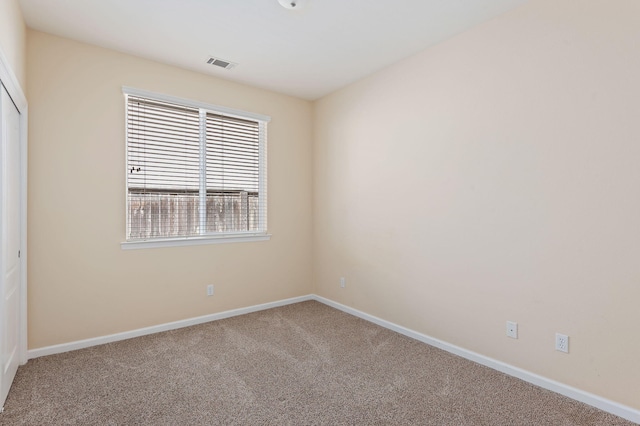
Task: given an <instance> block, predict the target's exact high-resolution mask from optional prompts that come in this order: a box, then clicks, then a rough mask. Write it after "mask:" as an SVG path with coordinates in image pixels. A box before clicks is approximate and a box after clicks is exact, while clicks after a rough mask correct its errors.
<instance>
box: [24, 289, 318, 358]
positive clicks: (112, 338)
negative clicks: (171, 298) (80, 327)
mask: <svg viewBox="0 0 640 426" xmlns="http://www.w3.org/2000/svg"><path fill="white" fill-rule="evenodd" d="M307 300H313V296H312V295H307V296H300V297H294V298H291V299H285V300H278V301H276V302H270V303H263V304H261V305H254V306H249V307H247V308H239V309H232V310H230V311H224V312H219V313H217V314H210V315H204V316H201V317H196V318H189V319H185V320H180V321H174V322H169V323H166V324H160V325H154V326H151V327H145V328H139V329H137V330H131V331H125V332H123V333H116V334H110V335H108V336H100V337H94V338H91V339H85V340H77V341H75V342H69V343H61V344H59V345H53V346H45V347H43V348H38V349H31V350H28V351H27V359H33V358H38V357H41V356H46V355H55V354H60V353H63V352H69V351H75V350H77V349H84V348H88V347H91V346H97V345H103V344H105V343H111V342H117V341H119V340H126V339H131V338H134V337H140V336H146V335H148V334H153V333H160V332H162V331H169V330H175V329H178V328H183V327H189V326H192V325H197V324H203V323H205V322H211V321H216V320H221V319H224V318H230V317H236V316H238V315H244V314H249V313H251V312H258V311H264V310H265V309H271V308H277V307H279V306H285V305H291V304H293V303H299V302H305V301H307Z"/></svg>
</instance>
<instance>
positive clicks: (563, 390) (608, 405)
mask: <svg viewBox="0 0 640 426" xmlns="http://www.w3.org/2000/svg"><path fill="white" fill-rule="evenodd" d="M307 300H315V301H318V302H320V303H323V304H325V305H327V306H331V307H332V308H335V309H338V310H340V311H343V312H346V313H348V314H351V315H353V316H356V317H358V318H362V319H364V320H366V321H369V322H372V323H374V324H377V325H379V326H381V327H384V328H388V329H389V330H393V331H395V332H398V333H400V334H403V335H405V336H407V337H411V338H412V339H416V340H418V341H420V342H423V343H426V344H428V345H431V346H435V347H436V348H439V349H442V350H445V351H447V352H450V353H452V354H455V355H458V356H460V357H462V358H465V359H468V360H470V361H473V362H477V363H478V364H481V365H484V366H486V367H489V368H492V369H494V370H497V371H500V372H502V373H505V374H508V375H510V376H513V377H517V378H519V379H521V380H524V381H526V382H529V383H532V384H534V385H536V386H539V387H541V388H543V389H547V390H550V391H553V392H556V393H559V394H560V395H564V396H566V397H569V398H571V399H574V400H576V401H580V402H583V403H585V404H588V405H591V406H593V407H596V408H598V409H600V410H603V411H606V412H608V413H611V414H615V415H616V416H619V417H622V418H624V419H627V420H629V421H632V422H635V423H638V424H640V410H636V409H634V408H631V407H628V406H626V405H622V404H619V403H617V402H615V401H611V400H608V399H606V398H602V397H600V396H598V395H594V394H592V393H589V392H585V391H583V390H580V389H577V388H574V387H571V386H568V385H565V384H563V383H560V382H556V381H555V380H551V379H548V378H546V377H542V376H540V375H538V374H534V373H531V372H529V371H526V370H523V369H521V368H518V367H514V366H512V365H509V364H506V363H504V362H501V361H498V360H495V359H493V358H489V357H486V356H484V355H481V354H479V353H476V352H473V351H470V350H467V349H464V348H461V347H459V346H455V345H452V344H450V343H447V342H445V341H442V340H440V339H436V338H434V337H430V336H427V335H425V334H422V333H418V332H417V331H413V330H411V329H408V328H406V327H402V326H400V325H397V324H394V323H392V322H389V321H386V320H383V319H381V318H378V317H375V316H373V315H369V314H367V313H365V312H362V311H359V310H357V309H353V308H351V307H349V306H346V305H342V304H340V303H337V302H334V301H332V300H329V299H326V298H324V297H321V296H317V295H315V294H310V295H307V296H300V297H294V298H291V299H285V300H280V301H276V302H270V303H264V304H261V305H255V306H249V307H247V308H240V309H233V310H230V311H225V312H220V313H217V314H211V315H204V316H201V317H197V318H190V319H186V320H181V321H175V322H171V323H167V324H160V325H156V326H152V327H146V328H140V329H137V330H132V331H127V332H124V333H116V334H111V335H108V336H101V337H96V338H92V339H85V340H79V341H76V342H70V343H63V344H60V345H54V346H47V347H44V348H38V349H32V350H29V351H27V357H28V359H33V358H38V357H41V356H46V355H54V354H59V353H63V352H68V351H73V350H76V349H83V348H88V347H91V346H96V345H102V344H105V343H111V342H117V341H119V340H125V339H131V338H133V337H139V336H145V335H148V334H153V333H159V332H162V331H168V330H175V329H178V328H183V327H189V326H192V325H196V324H202V323H205V322H210V321H216V320H220V319H224V318H230V317H235V316H238V315H244V314H248V313H251V312H258V311H263V310H265V309H271V308H277V307H279V306H285V305H290V304H293V303H298V302H305V301H307Z"/></svg>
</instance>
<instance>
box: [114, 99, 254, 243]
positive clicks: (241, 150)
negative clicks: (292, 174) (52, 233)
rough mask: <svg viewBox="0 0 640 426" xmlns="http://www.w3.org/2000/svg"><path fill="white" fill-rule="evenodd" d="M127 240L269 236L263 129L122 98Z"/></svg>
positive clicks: (233, 118) (205, 112)
mask: <svg viewBox="0 0 640 426" xmlns="http://www.w3.org/2000/svg"><path fill="white" fill-rule="evenodd" d="M125 96H126V104H127V240H128V241H131V240H150V239H166V238H185V237H193V236H216V235H218V236H225V235H229V234H239V233H253V234H256V233H265V232H266V122H265V121H261V120H256V119H253V118H244V117H240V116H237V115H231V114H228V113H224V112H220V111H215V110H213V109H207V108H202V107H194V106H190V105H181V104H178V103H173V102H167V101H164V100H157V99H150V98H146V97H141V96H134V95H128V94H126V95H125Z"/></svg>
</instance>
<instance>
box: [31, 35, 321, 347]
mask: <svg viewBox="0 0 640 426" xmlns="http://www.w3.org/2000/svg"><path fill="white" fill-rule="evenodd" d="M28 61H29V69H28V82H29V93H30V96H29V105H30V115H29V118H30V123H29V136H30V138H29V212H28V215H29V223H28V224H29V239H28V244H29V270H28V273H29V294H28V304H29V310H28V319H29V348H30V349H34V348H39V347H44V346H48V345H53V344H58V343H64V342H70V341H76V340H79V339H85V338H90V337H97V336H103V335H107V334H111V333H116V332H122V331H128V330H132V329H136V328H140V327H145V326H151V325H156V324H162V323H166V322H169V321H175V320H180V319H184V318H191V317H196V316H200V315H206V314H210V313H215V312H220V311H224V310H228V309H233V308H239V307H246V306H251V305H255V304H259V303H265V302H271V301H276V300H281V299H286V298H289V297H295V296H300V295H306V294H309V293H310V292H311V289H312V287H311V284H312V276H311V271H312V269H311V232H312V228H311V205H312V204H311V194H310V191H311V177H312V176H311V171H310V170H311V122H310V120H311V104H310V103H309V102H307V101H302V100H298V99H294V98H291V97H287V96H284V95H278V94H274V93H271V92H268V91H264V90H259V89H255V88H251V87H247V86H243V85H239V84H234V83H230V82H227V81H223V80H220V79H216V78H213V77H209V76H205V75H202V74H198V73H194V72H189V71H185V70H181V69H178V68H175V67H171V66H167V65H161V64H158V63H154V62H150V61H146V60H143V59H139V58H135V57H132V56H128V55H125V54H121V53H116V52H114V51H110V50H106V49H101V48H97V47H93V46H89V45H86V44H81V43H77V42H73V41H70V40H66V39H62V38H58V37H54V36H51V35H47V34H44V33H39V32H34V31H29V33H28ZM123 85H126V86H131V87H135V88H139V89H144V90H150V91H154V92H159V93H165V94H168V95H172V96H179V97H184V98H188V99H193V100H198V101H203V102H208V103H212V104H217V105H224V106H227V107H230V108H236V109H241V110H245V111H250V112H256V113H260V114H265V115H270V116H271V117H272V121H271V123H270V124H269V130H268V131H269V136H268V137H269V145H268V157H269V180H268V196H269V200H268V203H269V207H268V208H269V232H270V233H272V234H273V237H272V238H271V240H270V241H265V242H256V243H236V244H217V245H208V246H192V247H174V248H160V249H146V250H124V251H123V250H121V248H120V242H121V241H123V240H124V239H125V233H124V229H125V180H124V178H125V170H124V168H125V163H124V158H125V141H124V135H125V130H124V118H125V112H124V97H123V95H122V89H121V87H122V86H123ZM207 284H214V285H215V295H214V296H213V297H206V295H205V294H206V285H207Z"/></svg>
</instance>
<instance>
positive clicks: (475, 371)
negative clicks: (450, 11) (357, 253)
mask: <svg viewBox="0 0 640 426" xmlns="http://www.w3.org/2000/svg"><path fill="white" fill-rule="evenodd" d="M0 423H1V424H3V425H5V424H6V425H14V424H15V425H50V424H51V425H54V424H55V425H63V424H64V425H232V424H241V425H607V426H613V425H631V424H632V423H630V422H627V421H625V420H623V419H621V418H619V417H616V416H613V415H610V414H607V413H605V412H602V411H599V410H597V409H595V408H592V407H590V406H587V405H585V404H582V403H579V402H576V401H573V400H571V399H568V398H565V397H563V396H560V395H558V394H555V393H553V392H550V391H546V390H544V389H540V388H537V387H535V386H533V385H530V384H528V383H526V382H523V381H521V380H518V379H515V378H513V377H509V376H507V375H504V374H502V373H499V372H496V371H493V370H491V369H489V368H486V367H483V366H481V365H478V364H475V363H473V362H470V361H467V360H465V359H462V358H460V357H457V356H455V355H451V354H449V353H447V352H444V351H442V350H439V349H436V348H433V347H430V346H428V345H425V344H424V343H420V342H418V341H415V340H412V339H410V338H407V337H405V336H402V335H400V334H397V333H395V332H392V331H389V330H387V329H385V328H382V327H379V326H376V325H374V324H371V323H368V322H366V321H363V320H361V319H358V318H355V317H353V316H351V315H348V314H345V313H343V312H340V311H337V310H335V309H333V308H330V307H328V306H325V305H323V304H321V303H318V302H303V303H298V304H295V305H289V306H285V307H281V308H276V309H271V310H267V311H262V312H257V313H253V314H248V315H244V316H240V317H235V318H229V319H225V320H221V321H216V322H211V323H207V324H202V325H198V326H193V327H189V328H183V329H180V330H175V331H169V332H164V333H159V334H154V335H150V336H145V337H140V338H136V339H130V340H126V341H121V342H116V343H110V344H106V345H102V346H97V347H92V348H88V349H83V350H79V351H74V352H68V353H64V354H59V355H53V356H48V357H42V358H37V359H34V360H31V361H29V362H28V363H27V364H26V365H25V366H23V367H20V369H19V371H18V374H17V376H16V380H15V383H14V385H13V387H12V389H11V392H10V393H9V397H8V399H7V402H6V404H5V412H4V413H3V414H1V415H0Z"/></svg>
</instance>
